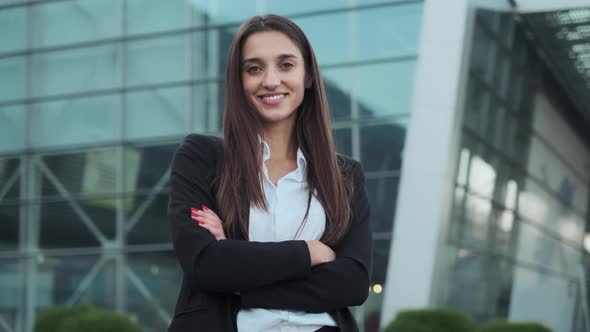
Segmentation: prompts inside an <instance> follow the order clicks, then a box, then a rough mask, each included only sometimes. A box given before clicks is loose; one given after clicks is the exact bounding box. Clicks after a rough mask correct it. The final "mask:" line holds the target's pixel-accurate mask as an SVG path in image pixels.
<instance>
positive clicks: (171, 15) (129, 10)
mask: <svg viewBox="0 0 590 332" xmlns="http://www.w3.org/2000/svg"><path fill="white" fill-rule="evenodd" d="M189 4H190V1H186V0H167V1H161V0H126V1H125V6H126V10H125V14H126V15H125V16H126V17H125V22H126V32H127V34H138V33H148V32H156V31H163V30H173V29H181V28H185V27H187V26H188V22H189V17H190V14H189V12H188V8H189Z"/></svg>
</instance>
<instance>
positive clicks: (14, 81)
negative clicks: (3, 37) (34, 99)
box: [0, 43, 27, 101]
mask: <svg viewBox="0 0 590 332" xmlns="http://www.w3.org/2000/svg"><path fill="white" fill-rule="evenodd" d="M0 44H1V43H0ZM26 66H27V64H26V58H24V57H16V58H5V59H0V73H2V74H1V75H0V86H2V88H0V101H2V100H13V99H21V98H25V97H26V76H27V67H26Z"/></svg>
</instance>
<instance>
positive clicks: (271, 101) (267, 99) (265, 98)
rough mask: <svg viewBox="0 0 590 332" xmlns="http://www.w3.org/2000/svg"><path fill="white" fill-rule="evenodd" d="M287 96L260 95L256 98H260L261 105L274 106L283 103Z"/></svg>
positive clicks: (281, 94)
mask: <svg viewBox="0 0 590 332" xmlns="http://www.w3.org/2000/svg"><path fill="white" fill-rule="evenodd" d="M287 95H288V93H274V94H266V95H261V96H258V98H260V100H261V101H262V103H263V104H264V105H267V106H274V105H278V104H280V103H281V102H283V100H285V97H287Z"/></svg>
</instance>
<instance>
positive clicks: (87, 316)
mask: <svg viewBox="0 0 590 332" xmlns="http://www.w3.org/2000/svg"><path fill="white" fill-rule="evenodd" d="M114 331H116V332H141V328H140V327H139V326H138V325H137V324H136V323H134V322H133V321H131V319H129V318H128V317H127V316H125V315H122V314H119V313H116V312H114V311H109V310H102V309H94V310H91V311H88V312H85V313H83V314H81V315H78V316H74V317H69V318H67V319H66V320H65V321H64V322H63V324H62V325H61V326H60V327H59V329H58V330H57V332H114Z"/></svg>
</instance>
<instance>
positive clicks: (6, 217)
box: [0, 185, 20, 284]
mask: <svg viewBox="0 0 590 332" xmlns="http://www.w3.org/2000/svg"><path fill="white" fill-rule="evenodd" d="M1 187H2V185H0V190H2V188H1ZM0 220H1V221H2V222H0V251H2V250H18V248H19V245H18V244H19V243H18V239H19V233H20V232H19V224H20V206H19V205H17V204H11V205H0ZM0 284H2V283H0Z"/></svg>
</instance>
